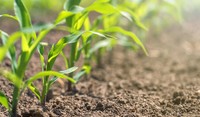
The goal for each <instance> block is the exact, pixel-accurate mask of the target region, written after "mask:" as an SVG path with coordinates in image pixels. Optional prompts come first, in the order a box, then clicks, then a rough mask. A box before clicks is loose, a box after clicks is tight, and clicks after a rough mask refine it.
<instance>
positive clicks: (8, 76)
mask: <svg viewBox="0 0 200 117" xmlns="http://www.w3.org/2000/svg"><path fill="white" fill-rule="evenodd" d="M0 75H1V76H3V77H4V78H6V79H7V80H8V81H10V82H11V83H13V84H14V85H15V86H18V87H19V86H20V79H19V78H18V77H17V76H16V75H15V74H13V73H11V72H10V71H7V70H5V69H3V68H0Z"/></svg>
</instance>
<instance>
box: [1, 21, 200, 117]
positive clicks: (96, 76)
mask: <svg viewBox="0 0 200 117" xmlns="http://www.w3.org/2000/svg"><path fill="white" fill-rule="evenodd" d="M198 18H199V17H193V18H190V19H188V20H186V21H185V22H184V23H183V24H182V25H174V26H171V27H170V28H168V29H166V30H165V31H163V32H162V33H160V34H159V35H152V34H149V36H148V38H149V39H148V41H147V43H146V45H147V48H148V50H149V56H148V57H147V56H145V55H143V54H136V53H134V52H132V51H124V49H122V48H121V47H118V48H115V49H114V52H113V57H112V58H110V57H105V58H104V64H103V67H102V68H97V67H94V69H93V71H92V74H91V75H90V76H88V78H87V79H83V80H82V82H79V83H78V84H77V89H78V92H77V93H76V94H66V93H64V90H63V88H62V87H63V86H62V85H61V84H59V83H56V84H55V85H54V87H53V88H52V91H53V96H51V99H50V100H49V102H47V103H46V107H43V108H42V107H41V106H40V104H39V102H38V100H37V99H36V97H34V96H33V95H32V94H31V93H30V92H29V91H26V92H25V93H23V95H22V96H21V100H20V102H19V105H18V114H19V115H20V116H22V117H31V116H32V117H70V116H73V117H83V116H85V117H200V65H199V63H200V54H199V52H200V40H199V37H200V22H199V21H198ZM1 25H3V24H2V23H1ZM54 34H57V33H55V32H54V33H53V34H52V35H54ZM56 36H57V35H56ZM51 37H52V36H51ZM109 59H111V61H109ZM108 61H109V62H108ZM61 64H62V62H59V61H58V62H57V65H58V67H61V68H62V65H61ZM4 65H6V66H9V62H5V63H4ZM39 66H40V65H39V63H38V55H35V56H34V58H33V60H32V62H31V64H30V67H29V72H27V74H26V76H31V75H33V74H34V73H35V72H36V71H38V69H39ZM12 88H13V87H12V85H11V84H10V83H8V82H7V81H5V80H4V79H3V78H2V77H1V78H0V90H2V91H3V92H5V93H6V95H8V96H9V97H11V96H10V95H11V92H12ZM6 116H8V115H7V111H6V110H5V108H3V107H2V106H0V117H6Z"/></svg>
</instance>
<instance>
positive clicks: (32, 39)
mask: <svg viewBox="0 0 200 117" xmlns="http://www.w3.org/2000/svg"><path fill="white" fill-rule="evenodd" d="M44 1H46V0H44ZM149 1H150V0H149ZM37 2H39V1H37ZM44 3H45V2H44ZM80 3H81V0H66V1H65V3H64V9H63V10H61V11H60V13H58V16H57V18H55V20H54V21H53V22H52V23H46V24H41V25H35V24H32V21H31V16H30V14H29V10H27V8H26V7H27V5H24V3H23V1H22V0H15V1H14V11H15V15H14V16H12V15H8V14H3V15H0V17H7V18H11V19H14V20H16V21H17V22H18V23H19V26H20V29H19V31H17V32H14V33H12V34H11V35H8V34H7V33H6V32H3V31H2V30H0V37H1V39H2V45H1V46H0V53H1V55H0V62H3V60H4V58H5V56H7V57H8V58H9V60H10V61H11V63H12V64H11V70H6V69H3V68H1V69H0V75H1V76H3V77H4V78H6V79H7V80H8V81H10V82H11V83H12V84H13V86H14V90H13V96H12V101H11V103H9V102H8V100H7V97H6V96H5V95H4V94H3V93H2V92H0V99H1V100H0V103H1V104H2V105H3V106H4V107H5V108H7V109H8V111H9V113H10V115H11V116H12V117H15V116H16V114H17V104H18V99H19V97H20V95H21V93H22V92H23V91H24V90H25V89H26V88H27V87H28V88H29V89H30V90H31V91H32V92H33V93H34V94H35V96H36V97H37V98H38V100H39V101H40V103H41V105H43V106H45V102H46V95H47V93H48V91H49V90H50V88H51V86H52V85H53V83H55V82H56V81H57V79H58V78H63V79H66V80H68V90H72V88H73V86H72V84H75V83H77V82H78V81H79V79H80V78H81V77H82V76H84V75H87V74H89V73H90V71H91V69H92V66H91V62H92V61H93V60H95V61H97V62H98V63H99V64H100V63H101V57H102V56H103V54H104V53H105V52H107V51H110V50H112V48H113V47H115V46H116V45H117V44H119V45H122V46H125V47H129V48H131V49H135V48H137V49H138V48H141V49H142V50H143V51H144V53H145V54H146V55H148V52H147V50H146V48H145V46H144V44H143V42H142V41H141V40H140V38H139V37H140V35H139V37H138V35H137V34H135V33H133V30H134V31H141V32H144V31H147V30H148V23H147V22H149V20H150V19H151V18H150V17H149V15H150V16H151V17H153V18H154V17H156V15H157V14H158V12H159V11H158V10H160V7H159V8H156V9H154V8H153V10H152V9H150V8H149V6H151V5H150V4H154V5H157V4H158V3H159V4H161V3H162V2H158V1H157V0H152V2H148V1H144V0H137V1H131V0H124V1H120V0H95V1H92V3H91V4H88V6H86V7H82V6H81V5H80ZM162 4H164V5H165V6H166V7H169V9H172V8H174V7H173V5H171V3H168V2H164V3H162ZM170 12H171V11H170ZM93 13H98V15H97V16H92V14H93ZM172 15H174V14H172ZM91 16H92V18H91ZM91 19H92V20H91ZM147 19H148V20H147ZM143 22H144V23H143ZM123 23H125V24H128V25H130V24H131V25H130V26H127V25H124V24H123ZM145 24H147V26H146V25H145ZM59 26H62V29H63V28H64V30H65V31H66V32H67V33H68V34H67V35H65V36H63V37H61V38H60V39H59V40H58V41H57V42H56V43H54V44H52V46H51V48H50V50H49V51H48V52H47V55H48V56H45V51H44V50H45V49H46V45H48V43H45V42H42V40H43V39H44V38H45V36H46V35H47V34H48V33H49V32H50V31H51V30H53V29H55V30H56V29H59ZM18 40H20V41H21V50H19V48H16V47H15V42H16V41H18ZM66 46H69V47H70V50H69V55H66V54H64V48H65V47H66ZM16 51H20V54H19V56H17V55H16ZM36 52H38V53H39V57H40V62H41V68H42V69H41V71H40V72H38V73H36V74H34V75H33V76H31V77H30V78H28V79H26V80H25V78H24V74H25V72H26V70H27V66H28V64H29V63H30V59H31V58H32V56H33V55H34V53H36ZM59 55H61V56H62V58H63V60H64V61H65V67H66V69H65V70H62V71H55V70H53V66H54V64H55V61H56V59H57V58H58V56H59ZM81 56H82V57H83V59H84V63H83V65H81V66H79V67H76V66H75V65H76V62H77V61H79V59H80V58H81ZM45 57H46V59H45ZM78 68H79V69H78ZM37 79H42V91H40V90H39V89H38V87H37V85H34V81H35V80H37Z"/></svg>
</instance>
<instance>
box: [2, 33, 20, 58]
mask: <svg viewBox="0 0 200 117" xmlns="http://www.w3.org/2000/svg"><path fill="white" fill-rule="evenodd" d="M4 34H5V33H4V32H3V31H1V30H0V35H1V36H2V35H3V36H5V35H4ZM21 34H22V33H21V32H15V33H14V34H12V35H10V36H9V37H8V38H7V41H6V43H5V44H4V46H1V47H0V53H1V54H0V62H1V61H2V60H3V58H4V57H5V55H6V53H7V52H8V50H9V48H10V47H12V46H13V44H14V43H15V42H16V41H17V39H19V37H20V36H21Z"/></svg>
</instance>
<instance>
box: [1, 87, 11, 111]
mask: <svg viewBox="0 0 200 117" xmlns="http://www.w3.org/2000/svg"><path fill="white" fill-rule="evenodd" d="M0 103H1V104H2V105H3V106H4V107H5V108H6V109H8V110H9V111H10V106H9V103H8V99H7V97H6V96H5V95H4V93H3V92H1V91H0Z"/></svg>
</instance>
